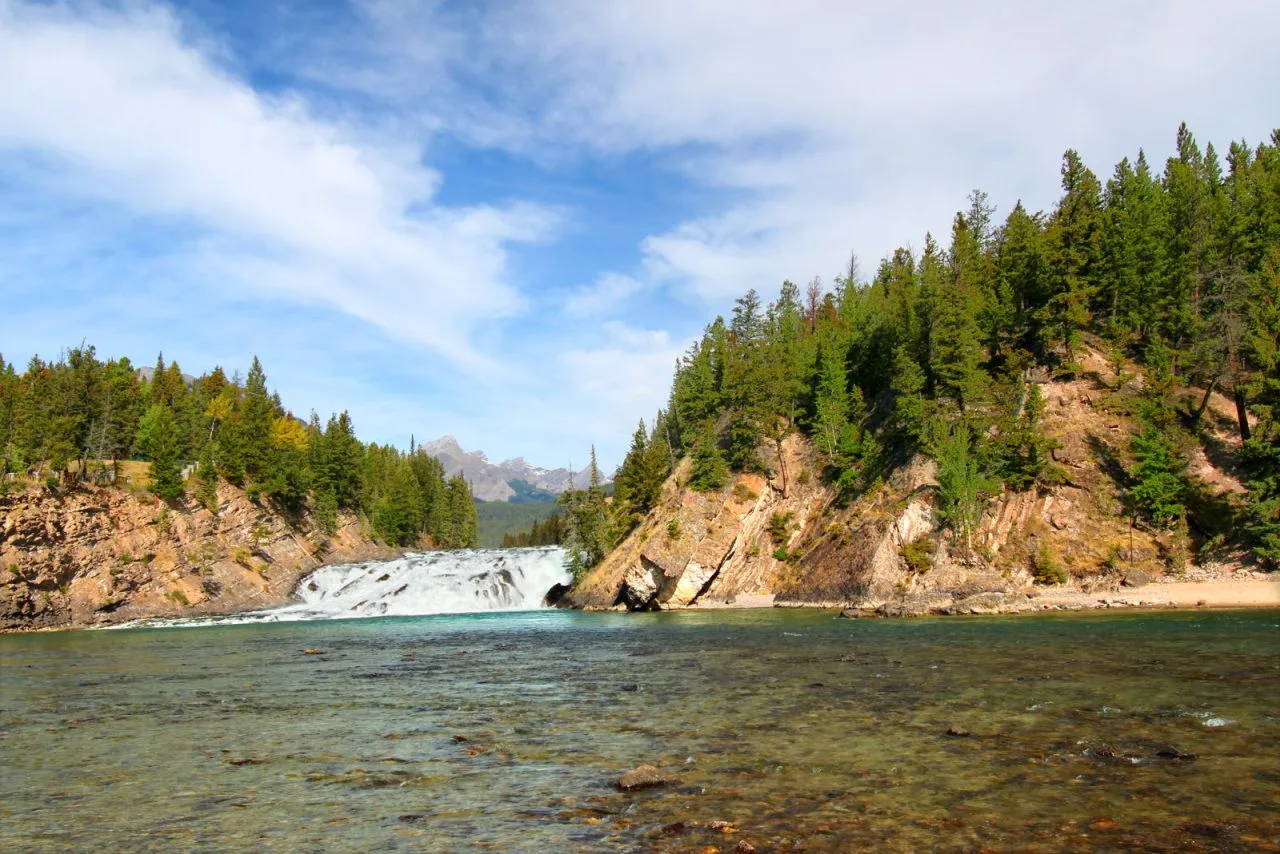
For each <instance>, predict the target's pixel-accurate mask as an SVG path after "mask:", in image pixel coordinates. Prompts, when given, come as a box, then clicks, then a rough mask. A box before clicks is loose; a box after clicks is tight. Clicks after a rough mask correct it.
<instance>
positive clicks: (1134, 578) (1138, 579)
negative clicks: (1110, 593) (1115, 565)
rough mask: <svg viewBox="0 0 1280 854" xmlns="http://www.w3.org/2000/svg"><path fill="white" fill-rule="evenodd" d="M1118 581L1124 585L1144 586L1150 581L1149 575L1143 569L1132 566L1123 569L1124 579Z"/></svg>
mask: <svg viewBox="0 0 1280 854" xmlns="http://www.w3.org/2000/svg"><path fill="white" fill-rule="evenodd" d="M1120 583H1121V584H1123V585H1124V586H1125V587H1145V586H1146V585H1148V584H1150V583H1151V576H1150V574H1148V573H1147V572H1146V571H1145V570H1141V569H1138V568H1136V567H1134V568H1131V569H1128V570H1125V573H1124V580H1123V581H1121V582H1120Z"/></svg>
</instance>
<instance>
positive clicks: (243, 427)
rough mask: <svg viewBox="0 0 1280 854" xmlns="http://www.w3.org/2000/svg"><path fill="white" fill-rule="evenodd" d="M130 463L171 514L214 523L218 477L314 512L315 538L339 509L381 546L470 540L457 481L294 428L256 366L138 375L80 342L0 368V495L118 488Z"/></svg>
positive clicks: (336, 433) (337, 428) (390, 452)
mask: <svg viewBox="0 0 1280 854" xmlns="http://www.w3.org/2000/svg"><path fill="white" fill-rule="evenodd" d="M129 460H141V461H146V462H148V463H149V467H148V476H147V483H146V487H147V488H148V489H149V490H150V491H151V492H153V493H154V494H155V495H157V496H159V497H160V498H162V499H165V500H167V501H171V502H178V501H183V500H186V499H187V498H191V499H193V500H195V501H198V502H200V503H202V504H204V505H205V506H207V507H208V508H209V509H210V510H212V511H214V512H217V510H218V493H217V487H218V480H219V478H222V479H225V480H226V481H228V482H230V483H231V484H234V485H235V486H238V487H242V488H243V489H244V490H245V491H246V493H247V494H248V496H249V497H250V498H251V499H252V500H255V501H258V502H270V504H271V505H272V506H274V507H275V508H276V509H278V510H279V511H281V512H283V513H285V514H287V515H292V516H297V515H299V514H301V513H304V512H309V513H311V514H313V518H314V520H315V523H316V525H317V527H318V528H319V529H320V530H321V531H322V532H323V533H325V534H327V535H332V534H333V533H334V532H335V531H336V529H337V525H338V514H339V511H340V510H343V511H349V512H352V513H356V514H359V515H362V516H363V517H365V518H367V520H368V522H369V525H370V527H371V529H372V531H373V533H374V535H375V536H377V537H378V538H379V539H380V540H382V541H384V542H386V543H390V544H393V545H400V546H408V545H434V546H438V547H441V548H465V547H470V546H473V545H475V542H476V508H475V502H474V501H473V500H472V496H471V489H470V487H469V486H468V484H467V482H466V481H465V480H463V479H462V478H461V477H453V478H446V477H445V474H444V468H443V466H442V465H441V464H440V462H439V460H437V459H436V458H434V457H432V456H430V455H428V454H427V453H426V452H424V451H422V450H421V449H415V450H411V451H410V452H409V453H404V452H402V451H400V450H398V449H396V448H394V447H392V446H390V445H378V444H376V443H369V444H365V443H363V442H361V441H360V440H359V439H358V438H357V437H356V435H355V432H354V428H353V426H352V423H351V418H350V416H349V415H348V414H347V413H346V412H343V413H342V414H340V415H333V416H331V417H330V418H329V419H328V421H327V422H325V423H323V424H322V423H321V421H320V418H319V416H317V415H316V414H315V413H312V414H311V417H310V419H309V420H306V421H304V420H301V419H299V418H296V417H295V416H294V415H293V414H292V413H291V412H289V410H287V409H286V408H285V407H284V405H283V403H282V402H281V400H280V397H279V395H278V394H276V393H273V392H271V391H269V390H268V388H267V378H266V374H265V372H264V371H263V368H262V365H261V363H260V362H259V361H258V359H257V358H256V357H255V358H254V360H253V365H252V367H251V368H250V369H249V373H248V375H247V376H246V377H245V378H244V379H243V380H241V378H240V376H239V374H236V375H234V376H232V377H228V376H227V375H226V374H225V373H224V372H223V370H222V369H221V368H215V369H214V370H213V371H211V372H209V373H206V374H204V375H202V376H200V377H196V378H194V379H193V378H191V377H188V376H186V375H184V374H183V373H182V370H181V369H180V368H179V366H178V364H177V363H176V362H170V363H168V364H166V363H165V360H164V357H163V355H161V356H160V357H159V358H158V359H157V360H156V363H155V366H154V368H152V369H150V370H139V369H138V368H136V367H135V366H134V365H133V364H132V363H130V361H129V360H128V359H127V358H121V359H109V360H106V361H103V360H101V359H99V358H98V357H97V355H96V353H95V350H94V348H93V347H92V346H89V345H86V344H81V345H80V346H79V347H75V348H71V349H69V350H67V351H65V352H64V353H63V354H62V356H61V358H59V359H58V360H57V361H52V362H47V361H44V360H42V359H41V358H39V357H33V358H32V359H31V361H30V362H29V363H28V365H27V366H26V369H25V370H23V371H21V372H19V371H18V369H17V368H16V367H15V366H14V365H11V364H7V363H5V361H4V359H3V358H0V489H9V488H11V486H12V484H13V483H14V482H15V480H16V479H17V478H20V477H30V476H32V475H34V476H37V477H42V478H44V479H45V480H46V482H47V483H48V485H49V486H50V487H55V488H74V487H76V486H77V485H79V484H82V483H118V484H120V485H124V484H123V480H124V477H123V475H122V471H123V469H124V463H125V462H126V461H129ZM141 485H142V484H135V486H141Z"/></svg>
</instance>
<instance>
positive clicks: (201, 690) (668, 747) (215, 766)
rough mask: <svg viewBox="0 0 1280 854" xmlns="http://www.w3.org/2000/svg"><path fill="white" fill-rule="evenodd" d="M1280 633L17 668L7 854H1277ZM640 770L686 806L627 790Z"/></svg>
mask: <svg viewBox="0 0 1280 854" xmlns="http://www.w3.org/2000/svg"><path fill="white" fill-rule="evenodd" d="M1278 623H1280V614H1277V613H1276V612H1274V611H1272V612H1216V613H1159V614H1135V613H1128V614H1121V615H1114V614H1087V615H1079V614H1071V615H1055V616H1036V617H1001V618H991V619H983V618H950V619H922V620H903V621H870V620H859V621H844V620H837V619H834V618H833V615H831V614H829V613H812V612H805V613H801V612H785V611H757V612H716V613H673V614H634V615H623V614H579V613H567V612H539V613H527V614H500V615H468V616H451V617H428V618H403V619H374V620H359V621H330V622H311V623H287V624H265V625H262V624H260V625H228V626H216V627H207V628H193V629H182V628H177V629H150V630H128V631H119V632H65V633H58V634H44V635H25V636H6V637H0V698H2V703H0V760H3V768H4V771H3V774H0V849H4V850H50V851H55V850H56V851H62V850H69V849H71V850H85V849H98V850H121V849H125V850H128V849H143V848H154V849H163V850H175V849H181V850H226V849H241V850H247V849H267V850H352V851H359V850H414V851H419V850H439V851H453V850H459V849H479V850H496V851H564V850H582V851H607V850H620V851H635V850H659V851H665V850H669V851H686V850H699V849H700V848H702V847H704V846H716V847H717V848H718V849H719V850H722V851H731V850H733V848H734V846H735V845H736V844H737V843H738V842H739V841H741V840H746V841H748V842H750V843H751V844H752V845H754V846H755V847H756V848H757V849H759V850H760V851H768V850H776V851H839V850H853V849H857V848H859V847H870V848H874V849H877V850H900V851H912V850H925V849H933V850H976V849H981V848H990V849H993V850H1008V849H1016V850H1025V851H1058V850H1080V851H1085V850H1098V849H1126V848H1143V849H1147V850H1158V851H1159V850H1167V851H1174V850H1186V849H1194V850H1209V851H1236V850H1275V848H1274V846H1276V845H1280V764H1278V763H1277V759H1276V757H1278V756H1280V716H1278V713H1277V710H1276V707H1275V698H1276V697H1277V696H1280V655H1277V653H1280V628H1278V627H1277V624H1278ZM308 652H309V653H310V654H308ZM948 730H950V731H951V734H948ZM642 763H649V764H653V765H657V766H659V767H661V768H662V769H663V770H664V771H665V773H666V774H667V775H668V776H669V778H670V780H671V782H670V783H669V784H668V785H667V786H665V787H662V788H656V789H649V790H646V791H641V792H634V793H623V792H619V791H617V790H616V789H614V788H613V787H612V785H611V783H612V782H613V781H615V780H616V779H617V776H618V775H619V774H620V773H621V772H623V771H625V770H627V769H629V768H632V767H634V766H636V765H639V764H642Z"/></svg>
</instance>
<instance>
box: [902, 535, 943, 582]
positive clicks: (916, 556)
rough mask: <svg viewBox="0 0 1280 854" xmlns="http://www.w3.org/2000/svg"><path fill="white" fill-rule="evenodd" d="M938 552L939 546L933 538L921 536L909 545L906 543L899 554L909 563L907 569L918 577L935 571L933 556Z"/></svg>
mask: <svg viewBox="0 0 1280 854" xmlns="http://www.w3.org/2000/svg"><path fill="white" fill-rule="evenodd" d="M937 552H938V544H937V543H936V542H934V540H933V537H930V536H929V535H927V534H921V535H920V536H918V537H916V538H915V539H914V540H912V541H911V542H909V543H905V544H903V546H902V549H901V550H900V551H899V552H898V554H900V555H902V559H903V560H904V561H906V563H907V569H909V570H910V571H911V572H912V573H914V574H916V575H923V574H924V573H926V572H928V571H929V570H931V569H933V556H934V555H935V554H937Z"/></svg>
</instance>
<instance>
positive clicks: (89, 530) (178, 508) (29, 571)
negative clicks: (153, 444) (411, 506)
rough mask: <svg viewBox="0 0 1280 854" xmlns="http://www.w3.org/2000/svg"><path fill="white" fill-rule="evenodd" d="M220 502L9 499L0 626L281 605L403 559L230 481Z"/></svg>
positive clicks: (77, 494) (33, 493)
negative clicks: (339, 575) (316, 575)
mask: <svg viewBox="0 0 1280 854" xmlns="http://www.w3.org/2000/svg"><path fill="white" fill-rule="evenodd" d="M218 502H219V512H218V513H216V514H215V513H211V512H210V511H209V510H207V509H205V508H204V507H202V506H200V505H198V504H195V503H194V502H188V503H186V504H185V505H183V504H178V505H174V506H170V505H167V504H165V503H163V502H161V501H159V500H158V499H156V498H155V497H154V496H151V495H150V494H148V493H145V492H131V491H128V490H125V489H119V488H115V487H94V486H85V487H80V488H76V489H71V490H65V491H64V490H62V489H47V488H44V487H32V488H28V489H26V490H23V491H19V492H15V493H10V494H8V495H5V496H0V630H24V629H39V628H56V627H71V626H91V625H103V624H110V623H118V622H124V621H128V620H135V619H140V618H144V617H157V616H194V615H203V614H217V613H229V612H235V611H243V610H251V609H255V608H265V607H271V606H274V605H278V604H282V603H283V602H285V601H286V600H287V599H288V598H289V596H290V594H291V593H292V591H293V589H294V587H295V585H296V584H297V581H298V579H299V578H300V577H301V576H302V575H304V574H305V573H307V572H309V571H311V570H312V569H315V568H316V567H318V566H320V565H322V564H324V563H334V562H342V561H358V560H367V559H371V558H374V557H380V556H390V555H391V554H392V551H391V550H389V549H387V548H386V547H384V546H381V545H378V544H377V543H375V542H374V541H373V540H372V539H371V538H370V536H369V535H368V532H367V531H366V530H365V529H364V528H363V526H362V525H361V524H360V523H359V522H358V521H357V520H356V519H355V518H354V517H353V516H350V515H349V514H344V515H343V516H341V517H340V519H339V527H338V530H337V531H336V532H335V534H334V535H333V536H331V537H325V536H323V535H321V534H320V533H319V532H318V531H316V530H315V529H314V528H313V526H312V525H311V522H310V520H309V519H308V518H306V517H302V518H297V519H287V518H285V517H284V516H283V515H281V514H279V513H276V512H273V511H272V510H270V509H269V508H266V507H263V506H260V505H258V504H255V503H253V502H251V501H250V500H249V499H248V497H247V496H246V495H245V494H244V492H242V491H241V490H239V489H236V488H235V487H233V486H230V485H227V484H225V483H224V484H222V485H221V486H220V488H219V490H218Z"/></svg>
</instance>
